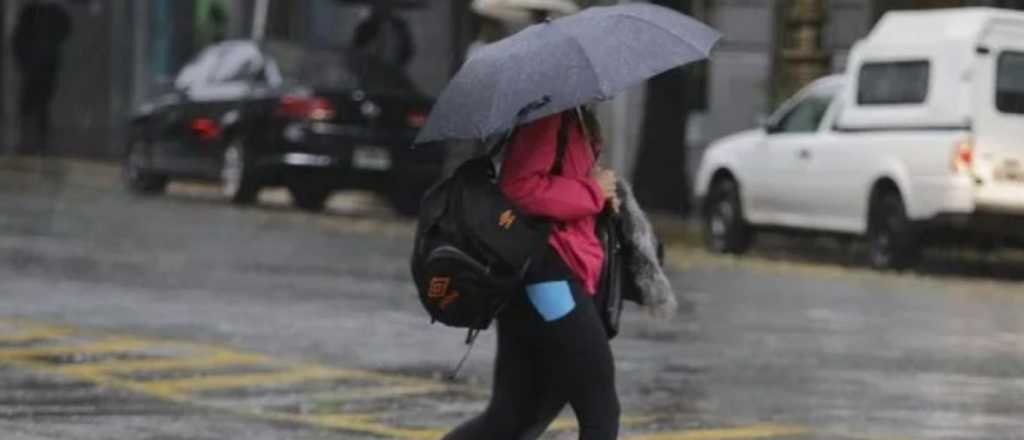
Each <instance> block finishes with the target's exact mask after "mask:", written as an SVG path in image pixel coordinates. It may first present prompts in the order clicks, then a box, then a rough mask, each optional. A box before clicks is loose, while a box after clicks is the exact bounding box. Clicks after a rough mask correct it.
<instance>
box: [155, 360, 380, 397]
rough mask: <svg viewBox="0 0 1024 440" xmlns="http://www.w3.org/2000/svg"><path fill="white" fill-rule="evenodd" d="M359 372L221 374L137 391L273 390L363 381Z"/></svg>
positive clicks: (297, 370) (307, 369)
mask: <svg viewBox="0 0 1024 440" xmlns="http://www.w3.org/2000/svg"><path fill="white" fill-rule="evenodd" d="M367 376H368V375H367V374H366V373H365V372H363V371H359V370H343V369H335V368H324V367H319V366H308V367H293V368H289V369H287V370H283V371H277V372H267V373H248V374H224V375H213V376H202V377H189V378H183V379H171V380H161V381H151V382H145V383H139V384H138V386H137V388H138V389H142V390H146V391H147V392H150V393H153V394H178V393H180V392H183V391H187V392H197V391H207V390H216V389H230V388H243V387H276V386H283V385H294V384H297V383H302V382H309V381H314V380H330V379H365V378H366V377H367Z"/></svg>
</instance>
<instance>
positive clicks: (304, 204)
mask: <svg viewBox="0 0 1024 440" xmlns="http://www.w3.org/2000/svg"><path fill="white" fill-rule="evenodd" d="M288 192H289V193H291V195H292V202H293V203H295V206H297V207H299V209H302V210H303V211H309V212H321V211H323V210H324V208H326V207H327V199H329V198H330V197H331V193H332V192H333V190H332V189H331V188H330V187H328V186H326V185H316V184H301V183H292V184H290V185H288Z"/></svg>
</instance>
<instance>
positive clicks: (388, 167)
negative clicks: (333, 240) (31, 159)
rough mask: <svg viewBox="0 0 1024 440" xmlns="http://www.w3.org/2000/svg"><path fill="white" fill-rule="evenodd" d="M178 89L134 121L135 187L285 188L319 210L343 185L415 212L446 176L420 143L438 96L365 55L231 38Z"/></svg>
mask: <svg viewBox="0 0 1024 440" xmlns="http://www.w3.org/2000/svg"><path fill="white" fill-rule="evenodd" d="M174 87H175V91H174V92H172V93H169V94H167V95H164V96H162V97H159V98H157V99H155V100H153V101H151V102H149V103H147V104H146V105H144V106H142V108H141V109H140V111H139V112H138V113H137V114H136V115H135V116H134V117H133V119H132V123H131V135H130V142H129V143H128V146H127V148H126V151H125V160H124V170H125V173H124V174H125V181H126V184H127V186H128V187H129V188H130V189H132V190H134V191H136V192H139V193H147V194H155V193H161V192H163V191H164V190H165V188H166V187H167V184H168V182H169V181H170V180H172V179H201V180H209V181H219V182H221V185H222V188H223V191H224V194H225V196H227V197H228V198H229V199H230V200H231V201H232V202H234V203H238V204H247V203H253V202H255V201H256V199H257V195H258V193H259V190H260V189H261V188H263V187H268V186H281V185H283V186H286V187H287V188H288V189H289V191H290V192H291V194H292V198H293V200H294V202H295V204H296V205H297V206H299V207H300V208H303V209H306V210H310V211H319V210H322V209H323V208H324V205H325V203H326V201H327V198H328V197H329V196H330V195H331V193H332V192H333V191H335V190H337V189H341V188H361V189H369V190H373V191H377V192H379V193H382V194H384V195H385V196H387V197H388V198H390V200H392V202H393V203H394V205H395V207H396V208H397V210H398V211H399V212H400V213H403V214H413V213H415V211H416V209H417V205H418V202H419V198H420V195H421V194H422V192H423V191H424V190H425V189H426V188H427V187H429V186H430V184H431V183H432V182H433V181H434V180H436V179H437V178H438V177H439V176H440V173H441V168H442V163H443V159H444V158H443V152H442V151H441V149H439V148H421V149H415V150H414V149H411V148H410V147H411V145H412V141H413V139H414V138H415V136H416V132H417V130H418V129H419V128H420V127H421V126H422V125H423V123H424V122H425V120H426V117H427V113H428V112H429V110H430V106H431V104H432V101H431V99H429V98H428V97H426V96H424V95H423V94H422V93H421V92H419V91H418V90H417V88H416V87H415V86H414V85H413V84H412V83H411V81H409V79H408V78H407V77H406V76H405V74H404V73H402V72H401V71H400V70H399V69H397V68H394V67H391V66H387V65H383V64H382V63H380V62H378V61H375V60H374V59H372V58H370V57H367V56H363V55H360V54H358V53H355V52H351V51H345V50H337V49H333V50H332V49H314V48H308V47H301V46H297V45H293V44H289V43H280V42H263V43H259V44H257V43H255V42H251V41H244V40H243V41H229V42H224V43H220V44H217V45H214V46H211V47H209V48H207V49H205V50H203V51H202V52H201V53H200V54H199V55H197V56H196V57H195V59H193V60H192V61H191V62H190V63H189V64H188V65H187V66H185V67H184V68H183V69H182V71H181V72H180V74H179V75H178V77H177V79H176V81H175V83H174Z"/></svg>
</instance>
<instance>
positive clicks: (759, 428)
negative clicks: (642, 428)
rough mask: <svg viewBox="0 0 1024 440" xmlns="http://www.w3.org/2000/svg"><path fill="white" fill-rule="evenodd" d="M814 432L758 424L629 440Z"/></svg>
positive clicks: (718, 439) (740, 439)
mask: <svg viewBox="0 0 1024 440" xmlns="http://www.w3.org/2000/svg"><path fill="white" fill-rule="evenodd" d="M811 434H813V432H812V431H811V430H810V429H809V428H807V427H803V426H796V425H776V424H756V425H749V426H740V427H736V428H714V429H691V430H686V431H675V432H659V433H657V434H646V435H639V436H634V437H629V438H628V439H627V440H748V439H761V438H773V437H784V436H800V435H811Z"/></svg>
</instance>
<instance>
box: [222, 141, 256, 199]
mask: <svg viewBox="0 0 1024 440" xmlns="http://www.w3.org/2000/svg"><path fill="white" fill-rule="evenodd" d="M220 178H221V191H222V192H223V194H224V196H225V197H227V198H228V199H229V200H231V203H234V204H237V205H248V204H252V203H254V202H256V199H257V197H258V196H259V192H260V188H259V185H258V184H257V183H256V178H255V176H253V172H252V167H251V166H250V160H249V158H248V157H247V156H246V151H245V146H243V145H242V142H241V141H238V140H235V141H232V142H231V144H230V145H228V147H227V148H225V149H224V157H223V160H222V162H221V171H220Z"/></svg>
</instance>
